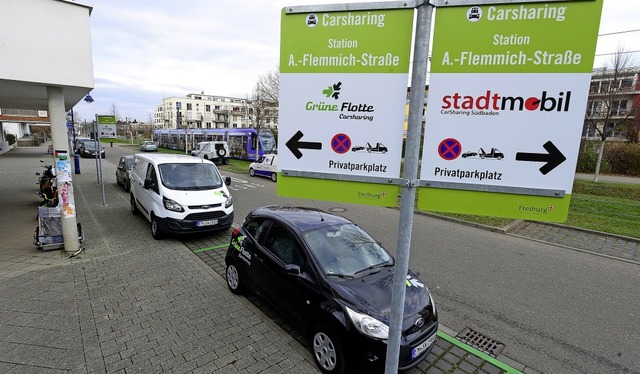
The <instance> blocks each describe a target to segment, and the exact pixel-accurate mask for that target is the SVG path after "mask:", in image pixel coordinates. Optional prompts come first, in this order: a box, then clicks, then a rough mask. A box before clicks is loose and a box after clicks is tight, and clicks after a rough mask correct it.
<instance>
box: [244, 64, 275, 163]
mask: <svg viewBox="0 0 640 374" xmlns="http://www.w3.org/2000/svg"><path fill="white" fill-rule="evenodd" d="M279 96H280V69H279V68H278V67H276V68H275V69H273V70H271V71H269V72H267V73H266V74H264V75H261V76H260V78H259V79H258V83H256V86H255V88H254V89H253V92H252V93H251V97H250V98H249V99H248V100H247V102H248V104H249V115H250V118H251V123H252V127H254V128H255V129H256V132H257V133H258V134H260V130H261V129H262V128H263V127H264V125H265V124H267V123H270V122H271V123H277V122H278V120H277V117H278V110H277V109H278V105H279V104H278V100H279ZM259 138H260V137H259V136H258V141H257V142H256V160H257V159H258V157H259V152H258V151H259V148H260V141H259Z"/></svg>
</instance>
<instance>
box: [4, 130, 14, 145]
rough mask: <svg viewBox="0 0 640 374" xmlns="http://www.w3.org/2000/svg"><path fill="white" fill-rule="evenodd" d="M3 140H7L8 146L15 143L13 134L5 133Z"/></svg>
mask: <svg viewBox="0 0 640 374" xmlns="http://www.w3.org/2000/svg"><path fill="white" fill-rule="evenodd" d="M4 135H5V138H7V141H8V142H9V145H11V144H13V143H15V142H16V136H15V135H13V134H9V133H5V134H4Z"/></svg>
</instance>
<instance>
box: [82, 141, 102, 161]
mask: <svg viewBox="0 0 640 374" xmlns="http://www.w3.org/2000/svg"><path fill="white" fill-rule="evenodd" d="M98 147H100V157H102V158H105V155H106V154H105V151H104V147H103V146H102V145H101V144H100V143H98ZM78 154H79V155H80V157H91V158H97V157H98V150H97V148H96V142H95V141H94V140H92V141H85V142H83V143H81V144H80V148H78Z"/></svg>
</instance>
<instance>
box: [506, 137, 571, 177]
mask: <svg viewBox="0 0 640 374" xmlns="http://www.w3.org/2000/svg"><path fill="white" fill-rule="evenodd" d="M543 147H544V149H546V150H547V153H526V152H518V153H516V161H533V162H546V164H544V165H542V167H541V168H540V172H541V173H542V175H547V173H549V172H550V171H551V170H553V169H555V168H556V167H557V166H558V165H560V164H561V163H563V162H564V161H565V160H566V159H567V158H566V157H564V155H563V154H562V152H560V150H559V149H558V148H557V147H556V146H555V145H554V144H553V143H552V142H551V141H548V142H546V143H544V145H543Z"/></svg>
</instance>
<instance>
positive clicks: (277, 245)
mask: <svg viewBox="0 0 640 374" xmlns="http://www.w3.org/2000/svg"><path fill="white" fill-rule="evenodd" d="M264 247H265V248H266V249H267V250H268V251H270V252H271V253H273V254H274V255H275V256H276V257H278V258H279V259H281V260H282V261H283V262H284V263H285V264H287V265H298V266H300V268H301V269H302V268H303V267H304V262H305V260H304V256H303V255H302V251H301V249H300V246H299V245H298V242H297V241H296V240H295V238H294V237H293V235H292V234H291V233H290V232H289V231H288V230H287V229H285V228H284V227H283V226H282V225H279V224H277V223H274V224H273V227H271V230H269V234H268V236H267V238H266V240H265V241H264Z"/></svg>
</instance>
